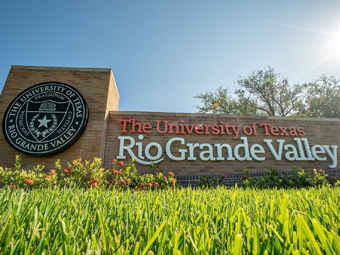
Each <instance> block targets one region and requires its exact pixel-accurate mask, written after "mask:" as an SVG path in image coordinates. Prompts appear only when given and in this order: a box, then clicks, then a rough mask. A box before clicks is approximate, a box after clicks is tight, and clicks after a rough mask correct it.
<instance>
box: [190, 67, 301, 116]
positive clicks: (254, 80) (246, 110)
mask: <svg viewBox="0 0 340 255" xmlns="http://www.w3.org/2000/svg"><path fill="white" fill-rule="evenodd" d="M237 84H238V86H239V88H238V89H236V91H235V94H236V96H237V98H233V97H232V96H231V95H230V93H229V91H228V89H223V88H219V89H217V91H216V92H215V93H212V92H208V93H205V94H199V95H197V96H194V98H199V99H201V101H202V102H203V107H200V106H196V108H197V109H198V110H199V112H204V113H227V114H232V115H267V116H287V115H294V114H297V113H298V112H299V111H300V110H301V109H302V108H303V91H304V86H302V85H294V86H290V85H289V83H288V80H287V78H284V77H281V75H280V74H278V73H275V72H274V68H271V67H270V66H269V67H268V69H265V70H257V71H253V72H252V73H251V74H249V75H248V76H247V77H240V76H239V80H238V81H237Z"/></svg>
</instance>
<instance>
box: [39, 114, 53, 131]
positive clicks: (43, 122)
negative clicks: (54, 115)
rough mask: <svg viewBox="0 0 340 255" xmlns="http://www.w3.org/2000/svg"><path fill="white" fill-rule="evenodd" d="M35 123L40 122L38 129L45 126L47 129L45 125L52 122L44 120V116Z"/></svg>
mask: <svg viewBox="0 0 340 255" xmlns="http://www.w3.org/2000/svg"><path fill="white" fill-rule="evenodd" d="M37 121H39V122H40V125H39V127H38V128H40V127H41V126H45V127H46V128H48V126H47V123H49V122H50V121H52V120H48V119H46V115H45V116H44V118H43V119H40V120H37Z"/></svg>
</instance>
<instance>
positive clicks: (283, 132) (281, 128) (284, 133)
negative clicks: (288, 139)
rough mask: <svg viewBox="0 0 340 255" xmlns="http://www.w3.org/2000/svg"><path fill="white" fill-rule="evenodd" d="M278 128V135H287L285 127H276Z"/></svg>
mask: <svg viewBox="0 0 340 255" xmlns="http://www.w3.org/2000/svg"><path fill="white" fill-rule="evenodd" d="M278 128H279V129H280V130H281V131H282V132H281V134H280V135H289V134H288V133H287V131H286V130H287V127H278Z"/></svg>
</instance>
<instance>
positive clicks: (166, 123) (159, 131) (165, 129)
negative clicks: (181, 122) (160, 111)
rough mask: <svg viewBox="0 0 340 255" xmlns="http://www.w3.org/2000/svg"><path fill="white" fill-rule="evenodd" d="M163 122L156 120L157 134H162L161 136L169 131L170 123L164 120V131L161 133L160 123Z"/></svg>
mask: <svg viewBox="0 0 340 255" xmlns="http://www.w3.org/2000/svg"><path fill="white" fill-rule="evenodd" d="M160 122H161V121H159V120H156V123H157V132H158V133H160V134H164V133H166V132H167V131H168V122H169V121H166V120H163V122H164V126H165V127H164V131H161V130H160V129H159V123H160Z"/></svg>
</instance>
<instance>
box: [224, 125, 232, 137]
mask: <svg viewBox="0 0 340 255" xmlns="http://www.w3.org/2000/svg"><path fill="white" fill-rule="evenodd" d="M224 127H225V132H226V134H227V135H231V132H229V127H228V124H225V125H224Z"/></svg>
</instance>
